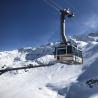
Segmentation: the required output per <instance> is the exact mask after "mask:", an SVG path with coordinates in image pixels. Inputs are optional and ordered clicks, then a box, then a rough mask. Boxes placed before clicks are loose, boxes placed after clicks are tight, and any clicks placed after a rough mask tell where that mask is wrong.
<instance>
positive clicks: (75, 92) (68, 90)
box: [0, 36, 98, 98]
mask: <svg viewBox="0 0 98 98" xmlns="http://www.w3.org/2000/svg"><path fill="white" fill-rule="evenodd" d="M94 37H95V36H94ZM77 43H78V45H79V46H81V47H82V49H83V55H84V64H83V65H67V64H62V63H59V62H56V61H55V59H54V56H53V46H54V44H52V43H51V44H47V45H44V46H41V47H38V48H22V49H18V50H13V51H4V52H0V69H4V68H8V67H21V66H28V65H29V64H33V65H35V66H38V65H40V64H53V66H47V67H42V68H35V69H27V70H19V71H11V72H6V73H4V74H2V75H0V98H22V97H23V98H98V85H97V84H94V86H93V87H92V88H90V87H89V86H88V85H87V84H86V81H88V80H89V79H98V42H97V41H96V40H93V41H92V40H89V41H83V40H80V41H79V40H78V41H77Z"/></svg>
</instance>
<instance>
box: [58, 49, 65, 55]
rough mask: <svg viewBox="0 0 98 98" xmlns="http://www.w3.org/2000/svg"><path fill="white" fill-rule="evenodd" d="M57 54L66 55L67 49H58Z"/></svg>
mask: <svg viewBox="0 0 98 98" xmlns="http://www.w3.org/2000/svg"><path fill="white" fill-rule="evenodd" d="M57 54H58V55H62V54H66V48H64V49H58V50H57Z"/></svg>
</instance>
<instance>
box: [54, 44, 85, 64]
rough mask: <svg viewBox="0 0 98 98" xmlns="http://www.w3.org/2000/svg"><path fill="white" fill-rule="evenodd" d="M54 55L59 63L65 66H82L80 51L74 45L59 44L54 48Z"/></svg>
mask: <svg viewBox="0 0 98 98" xmlns="http://www.w3.org/2000/svg"><path fill="white" fill-rule="evenodd" d="M54 55H55V56H54V57H55V58H56V60H57V61H59V62H63V63H67V64H83V56H82V51H81V49H79V48H78V47H77V46H76V45H72V44H67V45H65V44H60V45H59V46H57V47H55V51H54Z"/></svg>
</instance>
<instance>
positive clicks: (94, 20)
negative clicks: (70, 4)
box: [84, 14, 98, 29]
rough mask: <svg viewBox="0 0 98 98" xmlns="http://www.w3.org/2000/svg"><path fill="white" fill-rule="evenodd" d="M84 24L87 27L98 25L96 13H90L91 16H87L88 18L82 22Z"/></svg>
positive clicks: (95, 27)
mask: <svg viewBox="0 0 98 98" xmlns="http://www.w3.org/2000/svg"><path fill="white" fill-rule="evenodd" d="M84 25H85V26H86V27H87V28H88V29H97V27H98V15H97V14H92V15H91V16H89V17H88V19H87V20H86V21H85V22H84Z"/></svg>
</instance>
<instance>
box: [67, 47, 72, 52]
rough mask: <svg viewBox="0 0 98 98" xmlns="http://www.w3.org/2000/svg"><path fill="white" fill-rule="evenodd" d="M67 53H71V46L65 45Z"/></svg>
mask: <svg viewBox="0 0 98 98" xmlns="http://www.w3.org/2000/svg"><path fill="white" fill-rule="evenodd" d="M67 53H68V54H72V46H67Z"/></svg>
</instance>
